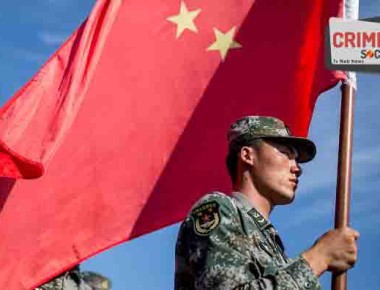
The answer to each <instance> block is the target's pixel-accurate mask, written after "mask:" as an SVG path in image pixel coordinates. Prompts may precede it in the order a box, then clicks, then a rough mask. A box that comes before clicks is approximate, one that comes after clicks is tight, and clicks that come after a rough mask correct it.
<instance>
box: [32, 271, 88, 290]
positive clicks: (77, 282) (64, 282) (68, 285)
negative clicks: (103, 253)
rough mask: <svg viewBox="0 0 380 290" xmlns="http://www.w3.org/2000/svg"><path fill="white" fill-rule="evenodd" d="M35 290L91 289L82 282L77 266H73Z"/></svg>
mask: <svg viewBox="0 0 380 290" xmlns="http://www.w3.org/2000/svg"><path fill="white" fill-rule="evenodd" d="M35 290H91V288H89V287H88V286H87V285H85V284H84V283H82V281H81V278H80V270H79V266H75V267H73V268H71V269H70V270H67V271H66V272H64V273H63V274H61V275H59V276H57V277H55V278H53V279H51V280H50V281H48V282H46V283H45V284H43V285H41V286H40V287H38V288H36V289H35Z"/></svg>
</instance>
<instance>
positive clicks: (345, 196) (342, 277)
mask: <svg viewBox="0 0 380 290" xmlns="http://www.w3.org/2000/svg"><path fill="white" fill-rule="evenodd" d="M344 13H345V18H346V19H349V20H354V19H358V14H359V0H346V1H345V7H344ZM341 89H342V101H341V115H340V135H339V156H338V174H337V187H336V203H335V228H343V227H346V226H348V225H349V217H350V196H351V160H352V136H353V123H354V97H355V92H356V74H355V73H354V72H347V80H346V81H344V82H343V84H342V87H341ZM331 289H332V290H346V289H347V273H342V274H333V276H332V283H331Z"/></svg>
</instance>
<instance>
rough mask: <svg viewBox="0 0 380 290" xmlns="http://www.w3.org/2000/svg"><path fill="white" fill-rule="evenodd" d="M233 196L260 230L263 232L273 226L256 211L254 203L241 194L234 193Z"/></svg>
mask: <svg viewBox="0 0 380 290" xmlns="http://www.w3.org/2000/svg"><path fill="white" fill-rule="evenodd" d="M231 196H232V197H233V198H235V199H236V200H237V201H238V202H239V204H240V205H241V206H242V208H243V209H244V210H245V211H246V213H247V214H248V215H249V216H250V217H252V218H253V220H254V221H255V223H256V224H257V226H258V227H259V228H260V230H263V229H265V228H267V227H269V226H271V225H272V224H271V223H270V221H268V220H267V219H266V218H265V217H264V216H263V215H262V214H261V213H259V211H258V210H257V209H255V207H254V205H253V204H252V202H251V201H250V200H249V199H248V198H247V197H246V196H245V195H244V194H243V193H241V192H238V191H234V192H232V194H231Z"/></svg>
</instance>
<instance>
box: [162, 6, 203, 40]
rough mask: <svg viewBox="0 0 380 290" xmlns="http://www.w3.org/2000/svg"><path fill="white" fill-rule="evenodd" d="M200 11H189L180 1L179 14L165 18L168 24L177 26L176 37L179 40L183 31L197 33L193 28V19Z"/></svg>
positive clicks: (194, 27) (195, 28)
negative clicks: (187, 30)
mask: <svg viewBox="0 0 380 290" xmlns="http://www.w3.org/2000/svg"><path fill="white" fill-rule="evenodd" d="M200 12H201V9H197V10H193V11H189V10H188V9H187V7H186V4H185V2H183V1H181V7H180V10H179V14H177V15H173V16H170V17H168V18H167V20H169V21H170V22H173V23H175V24H177V32H176V37H177V38H179V37H180V36H181V34H182V33H183V32H184V31H185V29H189V30H191V31H193V32H198V29H197V27H196V26H195V23H194V19H195V18H196V17H197V16H198V15H199V13H200Z"/></svg>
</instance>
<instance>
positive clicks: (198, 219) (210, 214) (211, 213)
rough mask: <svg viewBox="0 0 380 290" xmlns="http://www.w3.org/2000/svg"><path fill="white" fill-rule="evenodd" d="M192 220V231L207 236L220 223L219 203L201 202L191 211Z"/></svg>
mask: <svg viewBox="0 0 380 290" xmlns="http://www.w3.org/2000/svg"><path fill="white" fill-rule="evenodd" d="M191 217H192V218H193V221H194V231H195V233H197V234H198V235H200V236H207V235H209V234H210V233H211V232H212V231H213V230H215V229H216V228H217V227H218V225H219V223H220V213H219V203H218V202H216V201H209V202H206V203H202V204H201V205H199V206H197V207H196V208H194V209H193V210H192V212H191Z"/></svg>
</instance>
